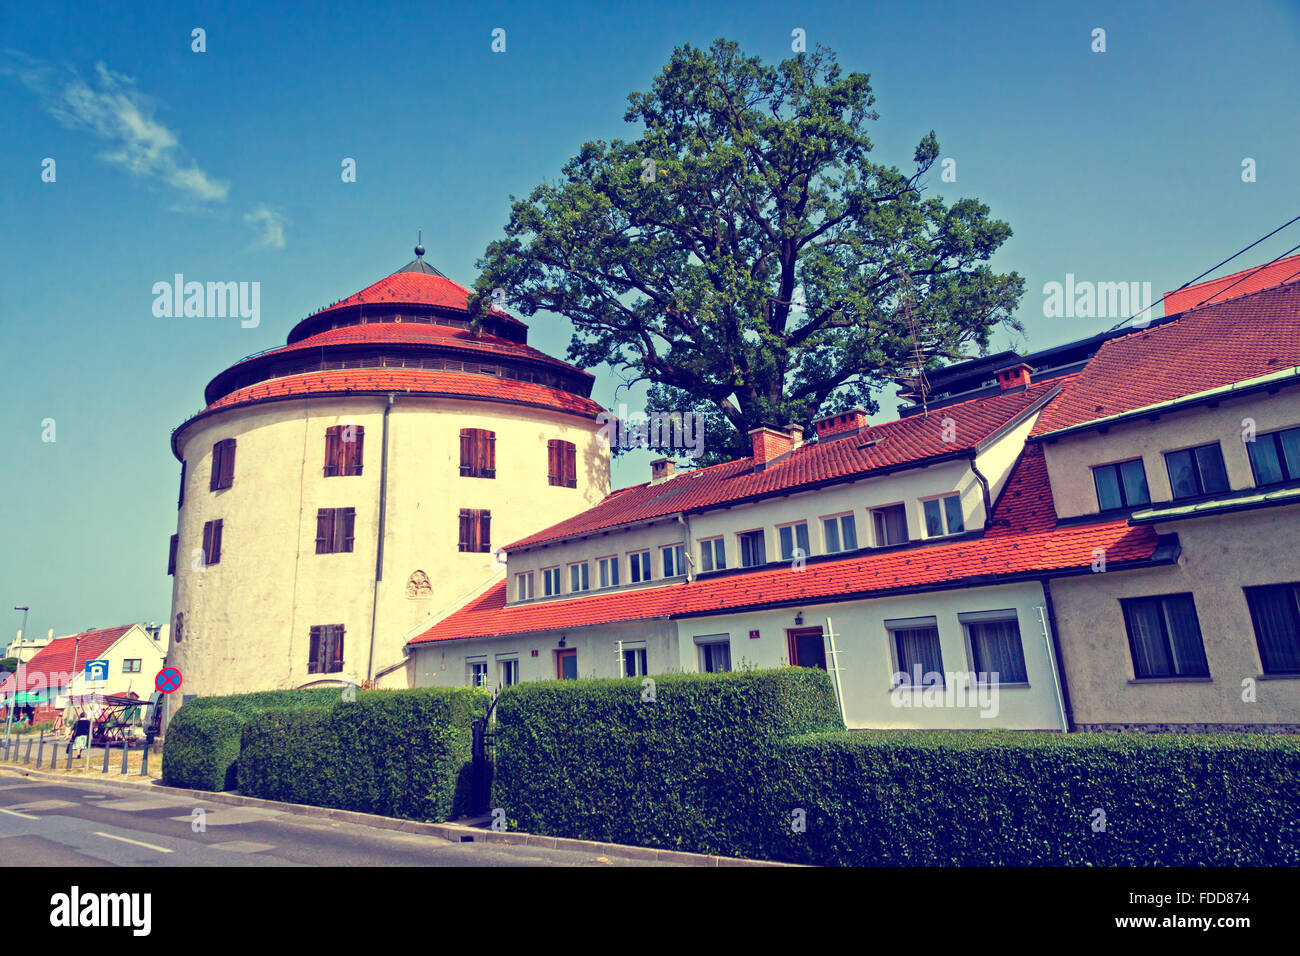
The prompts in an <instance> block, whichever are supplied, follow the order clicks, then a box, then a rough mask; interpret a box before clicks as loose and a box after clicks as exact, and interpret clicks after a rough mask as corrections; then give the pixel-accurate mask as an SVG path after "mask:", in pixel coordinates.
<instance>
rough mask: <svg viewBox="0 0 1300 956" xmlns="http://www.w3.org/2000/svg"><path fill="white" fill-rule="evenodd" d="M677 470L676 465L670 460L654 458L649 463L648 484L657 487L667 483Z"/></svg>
mask: <svg viewBox="0 0 1300 956" xmlns="http://www.w3.org/2000/svg"><path fill="white" fill-rule="evenodd" d="M676 470H677V463H676V462H675V461H673V460H672V459H671V458H656V459H655V460H654V461H652V462H650V484H652V485H657V484H659V482H661V481H667V480H668V479H669V478H671V477H672V476H673V474H674V472H676Z"/></svg>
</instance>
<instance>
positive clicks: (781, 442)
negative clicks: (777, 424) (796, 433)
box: [749, 425, 790, 469]
mask: <svg viewBox="0 0 1300 956" xmlns="http://www.w3.org/2000/svg"><path fill="white" fill-rule="evenodd" d="M749 440H750V442H752V443H753V446H754V465H755V467H757V468H760V469H761V468H763V467H764V466H765V465H767V463H768V462H770V461H772V460H773V459H775V458H779V457H780V456H781V455H784V454H785V453H786V452H788V451H789V450H790V433H789V432H783V431H778V430H777V429H775V428H768V427H767V426H766V425H764V426H761V427H759V428H751V429H750V430H749Z"/></svg>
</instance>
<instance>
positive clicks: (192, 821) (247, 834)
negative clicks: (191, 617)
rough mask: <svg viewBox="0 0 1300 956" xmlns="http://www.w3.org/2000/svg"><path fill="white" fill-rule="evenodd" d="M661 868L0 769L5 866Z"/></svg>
mask: <svg viewBox="0 0 1300 956" xmlns="http://www.w3.org/2000/svg"><path fill="white" fill-rule="evenodd" d="M196 810H202V811H203V812H202V814H198V813H196V812H195V811H196ZM200 820H201V821H202V828H201V829H199V828H198V827H197V826H196V822H197V821H200ZM666 865H671V864H667V863H648V862H646V861H642V860H629V859H621V858H619V857H613V856H610V857H603V856H600V855H599V854H597V853H594V852H583V851H577V850H552V849H547V848H545V847H537V846H514V845H504V844H500V843H480V842H474V843H449V842H447V841H445V840H442V839H439V838H438V837H432V836H423V835H419V834H414V833H403V832H401V831H398V830H383V829H379V828H376V827H368V826H363V825H359V824H354V823H341V822H335V821H331V820H329V819H323V818H321V817H310V816H301V815H298V814H295V813H292V812H289V811H285V810H270V809H263V808H261V807H235V806H229V805H227V804H224V803H208V802H205V801H202V800H195V799H193V798H190V797H180V796H175V795H171V794H155V793H150V792H149V791H147V790H141V791H140V792H133V791H128V790H122V789H117V788H110V787H104V786H97V785H96V784H95V783H93V782H83V781H80V780H69V781H66V782H65V781H62V780H59V781H47V780H35V779H33V778H30V777H24V776H22V775H21V774H18V773H14V772H12V771H7V770H0V866H6V867H12V866H151V867H153V866H223V867H224V866H597V867H599V866H666Z"/></svg>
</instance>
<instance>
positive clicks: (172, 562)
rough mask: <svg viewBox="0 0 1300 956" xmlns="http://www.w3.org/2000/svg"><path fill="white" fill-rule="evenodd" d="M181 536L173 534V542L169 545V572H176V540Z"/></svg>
mask: <svg viewBox="0 0 1300 956" xmlns="http://www.w3.org/2000/svg"><path fill="white" fill-rule="evenodd" d="M179 537H180V536H179V535H172V540H171V544H169V545H168V546H167V573H168V574H175V573H176V542H177V541H178V539H179Z"/></svg>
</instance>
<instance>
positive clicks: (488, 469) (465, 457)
mask: <svg viewBox="0 0 1300 956" xmlns="http://www.w3.org/2000/svg"><path fill="white" fill-rule="evenodd" d="M496 444H497V436H496V432H490V431H487V430H486V429H483V428H462V429H461V430H460V475H461V477H462V478H495V477H496V476H497V452H496Z"/></svg>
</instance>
